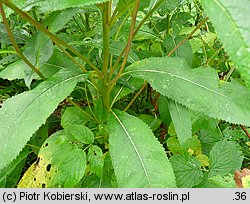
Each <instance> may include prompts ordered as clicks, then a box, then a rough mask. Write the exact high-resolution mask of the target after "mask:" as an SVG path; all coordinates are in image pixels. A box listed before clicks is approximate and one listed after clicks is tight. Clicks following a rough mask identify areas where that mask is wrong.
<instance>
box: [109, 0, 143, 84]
mask: <svg viewBox="0 0 250 204" xmlns="http://www.w3.org/2000/svg"><path fill="white" fill-rule="evenodd" d="M139 5H140V0H136V2H135V8H134V12H133V16H132V20H131V26H130V32H129V37H128V43H127V46H126V48H125V55H124V59H123V61H122V64H121V67H120V69H119V71H118V73H117V75H116V76H115V78H114V79H113V80H112V81H111V87H113V86H114V85H115V83H116V81H117V80H118V79H119V77H120V76H121V74H122V72H123V70H124V68H125V66H126V63H127V60H128V56H129V52H130V49H131V46H132V40H133V37H134V32H135V23H136V18H137V13H138V9H139Z"/></svg>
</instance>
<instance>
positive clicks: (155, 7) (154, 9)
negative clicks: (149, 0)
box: [134, 0, 165, 36]
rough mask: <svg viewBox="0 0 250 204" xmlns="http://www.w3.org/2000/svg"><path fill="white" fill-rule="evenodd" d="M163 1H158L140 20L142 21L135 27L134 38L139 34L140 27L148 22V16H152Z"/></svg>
mask: <svg viewBox="0 0 250 204" xmlns="http://www.w3.org/2000/svg"><path fill="white" fill-rule="evenodd" d="M164 1H165V0H160V1H158V2H157V3H156V4H155V5H154V7H153V8H152V9H151V10H150V11H149V12H148V13H147V15H146V16H145V17H144V18H143V19H142V21H141V22H140V24H139V25H138V26H137V28H136V30H135V32H134V36H135V35H136V34H137V33H138V32H139V30H140V29H141V27H142V26H143V25H144V23H145V22H146V21H147V20H148V18H150V16H152V15H153V13H154V12H155V11H156V10H157V9H158V8H159V7H160V6H161V4H162V3H163V2H164Z"/></svg>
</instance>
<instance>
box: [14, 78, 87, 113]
mask: <svg viewBox="0 0 250 204" xmlns="http://www.w3.org/2000/svg"><path fill="white" fill-rule="evenodd" d="M80 75H83V73H81V74H77V75H74V76H71V77H69V78H67V79H64V80H63V81H60V82H59V83H57V84H55V85H53V86H51V87H50V88H48V89H46V90H45V91H43V92H41V94H39V95H38V96H37V97H36V98H34V99H33V100H32V101H30V103H29V104H28V106H27V107H26V108H25V109H24V110H23V111H22V112H21V113H20V114H19V115H18V116H17V117H18V118H20V117H21V116H22V115H23V114H24V112H25V111H27V109H28V108H29V107H30V106H31V105H32V104H33V103H34V102H35V101H36V100H38V99H39V98H40V97H42V96H43V95H44V94H45V93H46V92H47V91H49V90H51V89H53V88H55V87H56V86H58V85H61V84H62V83H65V82H67V81H69V80H71V79H73V78H77V77H79V76H80Z"/></svg>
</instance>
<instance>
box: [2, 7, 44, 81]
mask: <svg viewBox="0 0 250 204" xmlns="http://www.w3.org/2000/svg"><path fill="white" fill-rule="evenodd" d="M0 12H1V16H2V19H3V22H4V26H5V29H6V31H7V33H8V36H9V39H10V41H11V43H12V45H13V47H14V49H15V50H16V52H17V54H18V55H19V57H20V58H21V59H22V60H23V61H24V62H25V63H26V64H27V65H28V66H29V67H30V68H31V69H32V70H33V71H34V72H35V73H37V75H38V76H39V77H40V78H41V79H43V80H45V79H46V77H45V76H44V75H43V74H42V73H41V72H40V70H39V69H37V68H36V67H35V66H34V65H33V64H31V63H30V61H29V60H28V59H27V58H26V57H25V56H24V54H23V53H22V52H21V50H20V49H19V47H18V44H17V43H16V41H15V38H14V36H13V34H12V32H11V29H10V26H9V24H8V21H7V18H6V16H5V12H4V8H3V4H2V2H0Z"/></svg>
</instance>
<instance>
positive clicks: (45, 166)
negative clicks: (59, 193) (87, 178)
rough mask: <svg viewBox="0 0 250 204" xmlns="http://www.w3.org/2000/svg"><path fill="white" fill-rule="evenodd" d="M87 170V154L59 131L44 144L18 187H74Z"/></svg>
mask: <svg viewBox="0 0 250 204" xmlns="http://www.w3.org/2000/svg"><path fill="white" fill-rule="evenodd" d="M62 155H63V156H62ZM85 169H86V154H85V152H83V150H81V149H78V147H77V145H76V144H74V143H72V142H70V141H69V140H68V137H67V136H66V135H65V133H64V132H63V131H59V132H57V133H55V134H53V135H51V136H50V137H49V138H48V139H47V140H46V141H45V142H44V144H43V146H42V148H41V149H40V151H39V154H38V159H37V161H36V162H34V163H33V164H32V165H31V166H30V167H29V169H28V170H27V171H26V172H25V174H24V176H23V177H22V179H21V181H20V182H19V184H18V187H20V188H41V187H46V188H52V187H74V186H75V185H76V184H77V183H79V182H80V180H81V179H82V178H83V176H84V173H85Z"/></svg>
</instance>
